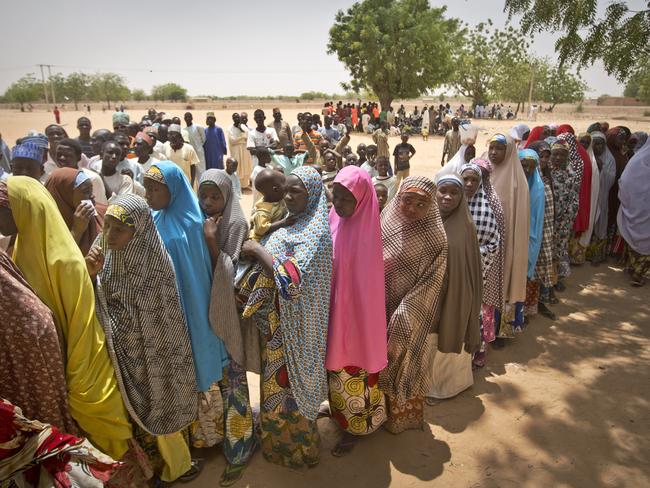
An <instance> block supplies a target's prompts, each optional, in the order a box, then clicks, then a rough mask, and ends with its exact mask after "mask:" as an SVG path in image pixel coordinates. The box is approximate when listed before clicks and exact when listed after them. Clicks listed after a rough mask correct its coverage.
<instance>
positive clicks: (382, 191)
mask: <svg viewBox="0 0 650 488" xmlns="http://www.w3.org/2000/svg"><path fill="white" fill-rule="evenodd" d="M375 193H376V194H377V202H379V211H380V212H381V211H382V210H384V207H385V206H386V204H387V203H388V188H386V185H384V184H383V183H375Z"/></svg>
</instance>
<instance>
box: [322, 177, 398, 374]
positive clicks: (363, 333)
mask: <svg viewBox="0 0 650 488" xmlns="http://www.w3.org/2000/svg"><path fill="white" fill-rule="evenodd" d="M334 183H340V184H341V185H343V186H344V187H345V188H347V189H348V190H350V192H352V194H353V195H354V198H355V199H356V200H357V206H356V209H355V210H354V214H352V216H350V217H346V218H343V217H339V215H338V214H337V213H336V210H335V209H334V208H332V209H331V210H330V217H329V221H330V229H331V231H332V243H333V246H334V256H333V262H332V267H333V272H332V293H331V298H330V320H329V332H328V339H327V358H326V360H325V367H326V368H327V369H328V370H330V371H334V370H338V369H341V368H344V367H346V366H357V367H360V368H363V369H365V370H366V371H367V372H368V373H376V372H378V371H381V370H382V369H384V368H385V367H386V364H387V363H388V351H387V340H388V339H387V327H386V295H385V293H386V292H385V289H384V260H383V252H382V243H381V226H380V223H379V204H378V203H377V195H376V193H375V189H374V187H373V185H372V180H371V179H370V175H369V174H368V173H367V172H366V171H364V170H363V169H361V168H359V167H357V166H346V167H344V168H343V169H342V170H341V171H339V173H338V175H337V176H336V178H335V179H334Z"/></svg>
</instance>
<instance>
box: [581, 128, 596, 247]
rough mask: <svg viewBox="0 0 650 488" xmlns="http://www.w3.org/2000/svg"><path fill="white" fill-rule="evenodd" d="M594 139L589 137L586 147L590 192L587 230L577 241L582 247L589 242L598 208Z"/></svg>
mask: <svg viewBox="0 0 650 488" xmlns="http://www.w3.org/2000/svg"><path fill="white" fill-rule="evenodd" d="M593 145H594V139H593V136H592V138H591V143H590V144H589V149H587V154H589V160H590V161H591V193H590V198H589V201H590V202H591V203H590V205H591V206H590V207H589V227H587V230H586V231H584V232H583V233H582V235H581V236H580V239H579V240H578V242H579V243H580V245H581V246H582V247H587V246H588V245H589V243H590V242H591V235H592V234H593V231H594V226H595V224H596V211H597V210H598V195H599V193H600V171H599V170H598V163H597V162H596V155H595V154H594V150H593Z"/></svg>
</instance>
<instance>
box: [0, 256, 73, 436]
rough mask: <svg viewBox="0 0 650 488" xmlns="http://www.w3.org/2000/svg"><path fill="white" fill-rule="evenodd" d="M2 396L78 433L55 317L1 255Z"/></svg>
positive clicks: (33, 414) (29, 414)
mask: <svg viewBox="0 0 650 488" xmlns="http://www.w3.org/2000/svg"><path fill="white" fill-rule="evenodd" d="M0 323H2V327H0V392H2V396H3V397H4V398H6V399H7V400H9V401H10V402H11V403H13V404H14V405H20V407H21V408H22V410H23V412H24V413H25V415H26V416H27V417H29V418H34V419H40V420H41V421H42V422H46V423H49V424H52V425H57V426H59V428H60V429H61V430H62V431H63V432H67V433H68V434H77V432H78V429H77V426H76V424H75V423H74V420H72V416H71V415H70V409H69V405H68V392H67V389H66V382H65V369H64V364H65V363H64V361H63V357H62V355H61V344H60V343H59V336H58V334H57V331H56V326H55V325H54V320H53V319H52V312H51V311H50V309H49V308H47V307H46V306H45V305H44V304H43V302H41V301H40V300H39V299H38V297H37V296H36V295H35V293H34V290H32V288H31V287H30V286H29V284H28V283H27V281H25V278H23V275H22V274H21V273H20V271H19V270H18V268H17V267H16V265H15V264H14V263H13V262H12V261H11V259H10V258H9V256H7V255H6V254H5V253H4V251H1V250H0Z"/></svg>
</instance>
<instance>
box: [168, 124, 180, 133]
mask: <svg viewBox="0 0 650 488" xmlns="http://www.w3.org/2000/svg"><path fill="white" fill-rule="evenodd" d="M167 132H169V133H171V132H178V133H179V134H180V133H181V132H182V129H181V126H180V125H178V124H170V125H169V129H167Z"/></svg>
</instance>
